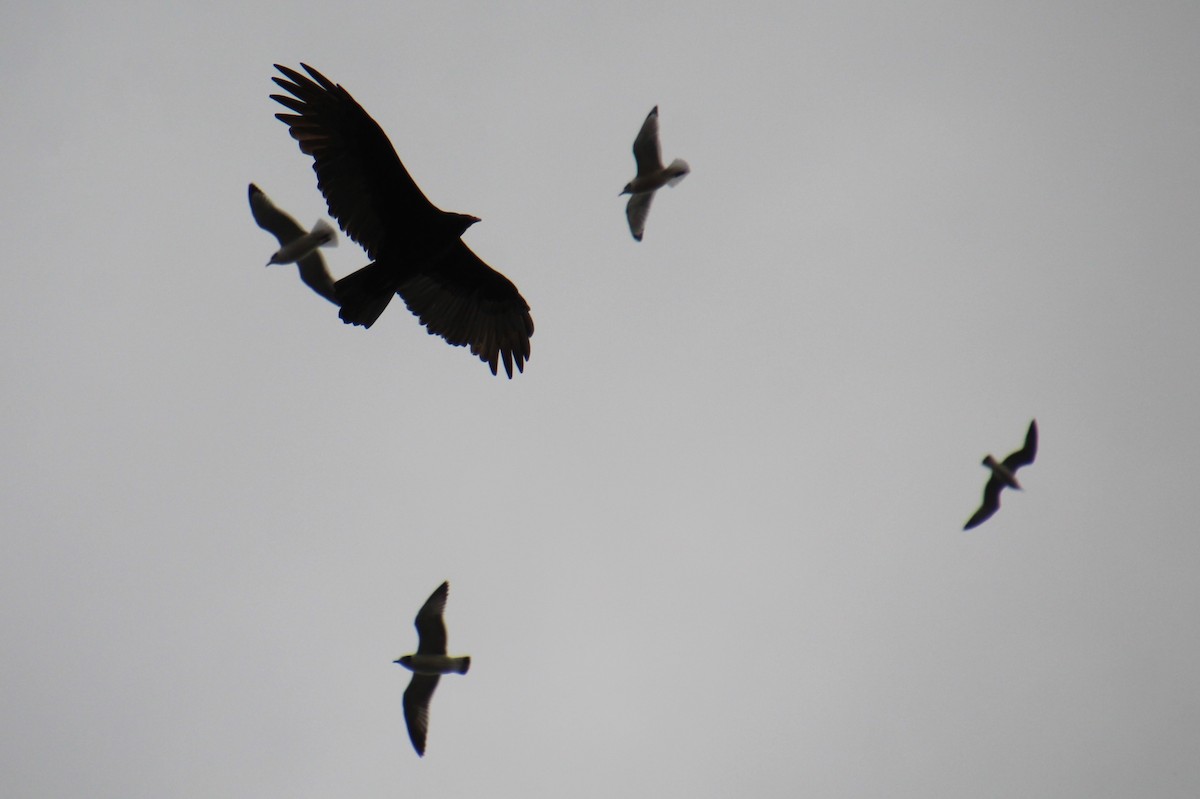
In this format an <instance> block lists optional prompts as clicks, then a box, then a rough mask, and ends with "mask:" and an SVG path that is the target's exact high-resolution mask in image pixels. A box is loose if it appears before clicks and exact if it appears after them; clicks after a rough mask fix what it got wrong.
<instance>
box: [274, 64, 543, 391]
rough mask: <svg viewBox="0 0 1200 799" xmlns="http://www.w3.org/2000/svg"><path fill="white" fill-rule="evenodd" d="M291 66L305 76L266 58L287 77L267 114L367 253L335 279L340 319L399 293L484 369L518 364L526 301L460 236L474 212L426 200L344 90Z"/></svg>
mask: <svg viewBox="0 0 1200 799" xmlns="http://www.w3.org/2000/svg"><path fill="white" fill-rule="evenodd" d="M300 66H302V67H303V68H304V70H305V72H307V73H308V75H307V76H305V75H302V74H300V73H299V72H297V71H296V70H293V69H289V68H287V67H284V66H280V65H279V64H276V65H275V68H276V69H278V70H279V71H280V72H281V73H283V75H284V76H285V77H286V80H285V79H284V78H280V77H277V76H276V77H273V78H272V80H274V81H275V83H276V84H278V85H279V86H280V87H281V88H283V89H284V90H285V91H287V92H288V95H282V94H273V95H271V98H272V99H273V100H275V101H277V102H279V103H281V104H282V105H284V106H286V107H287V108H289V109H291V110H292V111H293V112H295V113H291V114H282V113H281V114H276V115H275V116H276V117H277V118H278V119H280V120H281V121H282V122H284V123H285V124H286V125H287V126H288V128H289V129H290V131H291V134H292V138H294V139H295V140H296V141H297V142H299V144H300V150H301V152H303V153H306V154H308V155H311V156H312V158H313V171H314V172H316V173H317V187H318V188H319V189H320V190H321V193H322V194H323V195H325V202H326V203H327V204H328V206H329V213H330V214H331V215H332V216H333V218H334V219H336V220H337V221H338V224H339V225H341V228H342V230H343V231H345V232H346V235H347V236H349V237H350V238H351V239H353V240H354V241H356V242H358V243H359V244H360V245H361V246H362V248H363V249H364V250H366V251H367V255H368V256H369V257H370V258H371V263H369V264H368V265H366V266H364V267H363V268H362V269H359V270H358V271H357V272H354V273H352V274H350V275H347V276H346V277H344V278H342V279H341V280H339V281H338V282H337V284H336V286H335V288H336V291H337V299H338V303H339V304H340V305H341V307H342V308H341V313H340V316H341V318H342V320H343V321H345V322H347V323H349V324H355V325H362V326H363V327H370V326H371V325H372V324H373V323H374V322H375V320H376V319H378V318H379V315H380V314H381V313H383V309H384V308H386V307H387V305H388V302H390V301H391V298H392V295H393V294H399V295H400V296H401V297H403V298H404V302H405V304H406V305H407V306H408V309H409V310H410V311H412V312H413V313H414V314H416V316H417V318H418V319H419V320H420V321H421V324H423V325H425V327H426V328H428V329H429V332H430V333H431V334H436V335H439V336H441V337H442V338H444V339H445V340H446V342H447V343H449V344H452V345H454V346H456V347H463V346H466V347H470V348H471V352H472V353H474V354H475V355H477V356H479V358H480V360H482V361H484V362H485V363H487V364H488V365H489V366H491V368H492V374H496V368H497V364H498V363H499V362H500V361H501V360H502V361H503V362H504V370H505V371H506V372H507V373H508V376H509V377H510V378H511V377H512V372H513V365H514V364H515V365H516V367H517V371H524V368H525V361H526V360H528V359H529V337H530V336H532V335H533V319H532V318H531V317H530V316H529V304H528V303H526V302H525V298H523V297H522V296H521V294H520V292H519V291H517V287H516V286H514V285H513V284H512V282H511V281H510V280H509V279H508V278H506V277H505V276H504V275H502V274H500V273H499V272H497V271H495V270H494V269H492V268H491V267H489V266H488V265H487V264H485V263H484V262H483V261H482V260H480V258H479V256H477V255H475V253H473V252H471V249H470V248H469V247H467V245H466V244H464V243H463V241H462V239H461V238H460V237H461V236H462V234H463V232H464V231H466V229H467V228H468V227H470V226H471V225H473V224H474V223H476V222H478V221H479V220H478V219H477V218H476V217H473V216H468V215H466V214H456V213H451V212H448V211H443V210H441V209H439V208H438V207H437V206H435V205H434V204H433V203H431V202H430V201H429V200H428V199H427V198H426V197H425V195H424V194H423V193H422V192H421V190H420V189H419V188H417V184H416V183H415V182H414V181H413V179H412V177H410V176H409V174H408V171H407V170H406V169H405V168H404V164H402V163H401V162H400V158H399V156H397V155H396V151H395V150H394V149H393V148H392V144H391V142H390V141H388V138H387V136H386V135H385V134H384V132H383V129H382V128H380V127H379V125H378V123H376V122H375V120H373V119H371V117H370V116H369V115H368V114H367V112H366V111H364V110H363V108H362V106H360V105H359V104H358V103H357V102H356V101H355V100H354V98H353V97H351V96H350V93H349V92H348V91H346V90H345V89H344V88H342V87H341V86H340V85H338V84H336V83H334V82H333V81H331V80H329V79H328V78H326V77H325V76H324V75H322V74H321V73H320V72H318V71H317V70H315V69H313V68H312V67H310V66H308V65H307V64H301V65H300ZM289 95H290V96H289Z"/></svg>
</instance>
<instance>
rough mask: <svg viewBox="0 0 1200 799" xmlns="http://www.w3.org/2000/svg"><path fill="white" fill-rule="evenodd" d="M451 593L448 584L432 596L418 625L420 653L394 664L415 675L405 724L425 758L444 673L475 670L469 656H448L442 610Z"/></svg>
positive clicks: (406, 699)
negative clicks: (431, 714) (432, 710)
mask: <svg viewBox="0 0 1200 799" xmlns="http://www.w3.org/2000/svg"><path fill="white" fill-rule="evenodd" d="M449 593H450V583H448V582H445V583H442V584H441V585H439V586H438V587H437V588H436V589H435V590H434V592H433V593H432V594H430V595H429V599H427V600H425V604H424V605H422V606H421V610H420V611H418V613H417V620H416V622H415V623H416V626H417V638H418V643H417V653H416V654H415V655H405V656H404V657H402V658H400V659H399V660H395V661H393V662H394V663H399V664H400V665H401V666H403V667H404V668H406V669H409V670H410V671H411V672H412V673H413V676H412V681H411V682H409V684H408V690H406V691H405V692H404V721H405V723H406V724H407V725H408V737H409V738H410V739H411V740H412V745H413V749H416V750H417V754H418V755H420V756H421V757H424V756H425V734H426V733H427V732H428V730H429V700H430V699H432V698H433V689H434V688H437V684H438V679H439V678H440V677H441V676H442V675H443V674H466V673H467V669H469V668H470V667H471V658H470V657H469V656H466V655H463V656H460V657H451V656H450V655H447V654H446V623H445V622H444V621H443V620H442V611H444V610H445V609H446V596H447V595H448V594H449Z"/></svg>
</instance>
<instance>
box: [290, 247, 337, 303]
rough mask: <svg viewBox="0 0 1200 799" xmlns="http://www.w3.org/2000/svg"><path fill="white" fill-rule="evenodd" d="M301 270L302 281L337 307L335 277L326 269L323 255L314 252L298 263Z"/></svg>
mask: <svg viewBox="0 0 1200 799" xmlns="http://www.w3.org/2000/svg"><path fill="white" fill-rule="evenodd" d="M296 266H297V267H299V269H300V279H301V280H303V281H304V284H305V285H306V286H308V287H309V288H310V289H312V290H313V291H315V292H317V293H318V294H320V295H321V296H322V297H324V298H325V299H327V300H329V301H330V302H332V303H333V304H334V305H337V292H336V291H334V288H333V276H332V275H330V274H329V270H328V269H327V268H326V267H325V259H324V258H322V257H321V253H319V252H317V251H316V250H313V251H312V252H310V253H309V254H308V255H305V256H303V257H302V258H300V259H299V260H298V261H296Z"/></svg>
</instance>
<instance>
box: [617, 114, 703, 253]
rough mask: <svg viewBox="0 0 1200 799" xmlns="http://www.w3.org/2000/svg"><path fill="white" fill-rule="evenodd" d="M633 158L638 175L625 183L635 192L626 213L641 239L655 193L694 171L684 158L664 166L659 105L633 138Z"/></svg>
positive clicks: (626, 188)
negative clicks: (660, 142) (660, 139)
mask: <svg viewBox="0 0 1200 799" xmlns="http://www.w3.org/2000/svg"><path fill="white" fill-rule="evenodd" d="M633 158H634V160H635V161H637V177H635V178H634V179H633V180H631V181H629V182H628V183H627V184H625V189H624V190H623V191H622V192H621V194H623V195H624V194H631V195H633V196H632V197H630V198H629V204H628V205H626V206H625V216H626V217H627V218H628V219H629V232H631V233H632V234H633V237H634V238H635V239H637V240H638V241H641V240H642V233H643V232H644V231H645V229H646V215H647V214H649V213H650V201H651V200H653V199H654V192H656V191H658V190H659V189H661V188H662V187H663V186H674V185H675V184H676V183H678V182H679V181H681V180H683V178H684V176H686V175H687V173H688V172H691V171H692V170H691V167H689V166H688V165H687V161H684V160H683V159H682V158H676V159H675V160H674V161H672V162H671V163H670V164H669V165H667V166H663V162H662V147H661V146H659V143H658V106H654V109H653V110H651V111H650V113H649V115H647V116H646V121H645V122H643V123H642V129H641V130H640V131H638V135H637V138H636V139H634V140H633Z"/></svg>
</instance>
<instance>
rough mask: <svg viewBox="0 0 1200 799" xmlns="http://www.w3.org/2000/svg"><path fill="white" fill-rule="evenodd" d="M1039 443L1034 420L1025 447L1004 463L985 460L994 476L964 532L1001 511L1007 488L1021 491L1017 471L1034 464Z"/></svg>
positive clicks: (984, 489)
mask: <svg viewBox="0 0 1200 799" xmlns="http://www.w3.org/2000/svg"><path fill="white" fill-rule="evenodd" d="M1037 442H1038V431H1037V419H1034V420H1033V421H1032V422H1030V423H1029V432H1027V433H1026V434H1025V446H1023V447H1021V448H1020V449H1019V450H1017V451H1016V452H1014V453H1013V454H1011V455H1009V456H1008V457H1007V458H1005V459H1004V460H1003V461H997V460H996V459H995V458H993V457H992V456H991V455H988V456H987V457H986V458H984V459H983V465H984V466H986V467H988V468H989V469H991V470H992V475H991V477H989V478H988V481H987V485H985V486H984V487H983V504H982V505H980V506H979V510H977V511H975V515H973V516H972V517H971V518H970V519H968V520H967V523H966V525H965V526H964V527H963V529H964V530H970V529H971V528H972V527H978V526H979V525H981V524H983V523H984V522H986V521H987V520H988V519H990V518H991V517H992V514H993V513H995V512H996V511H998V510H1000V492H1001V491H1002V490H1003V489H1004V488H1005V486H1007V487H1009V488H1015V489H1017V490H1018V491H1020V490H1021V484H1020V483H1018V482H1017V469H1020V468H1021V467H1022V466H1028V465H1029V464H1031V463H1033V459H1034V456H1036V455H1037Z"/></svg>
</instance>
